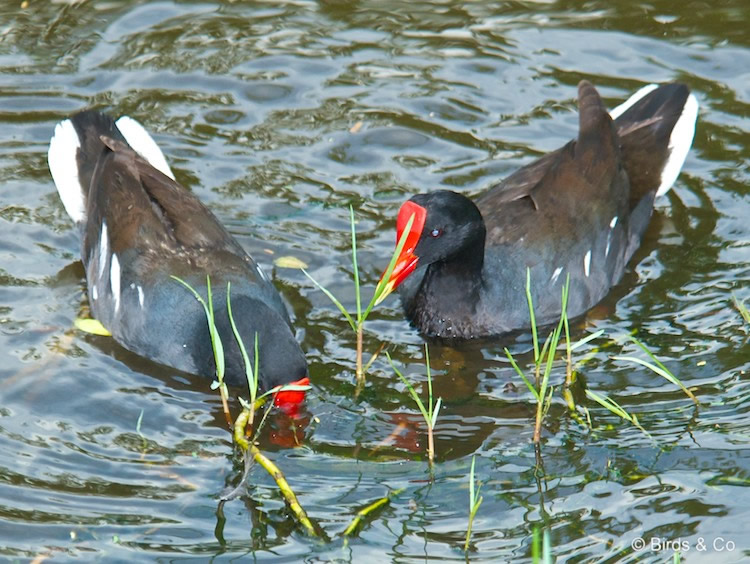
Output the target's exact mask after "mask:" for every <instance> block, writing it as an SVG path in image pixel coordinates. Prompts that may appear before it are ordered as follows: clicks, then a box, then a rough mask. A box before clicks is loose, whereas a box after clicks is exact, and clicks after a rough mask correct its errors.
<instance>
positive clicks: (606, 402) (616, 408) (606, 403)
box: [586, 390, 633, 423]
mask: <svg viewBox="0 0 750 564" xmlns="http://www.w3.org/2000/svg"><path fill="white" fill-rule="evenodd" d="M586 397H587V398H589V399H591V400H594V401H595V402H596V403H598V404H599V405H601V406H602V407H604V408H605V409H607V410H608V411H610V412H612V413H614V414H615V415H617V416H618V417H620V418H622V419H624V420H625V421H628V422H630V423H632V422H633V417H632V415H630V414H629V413H628V412H627V411H625V410H624V409H623V408H622V407H620V404H619V403H617V402H616V401H615V400H613V399H611V398H608V397H607V396H601V395H599V394H597V393H596V392H592V391H591V390H586Z"/></svg>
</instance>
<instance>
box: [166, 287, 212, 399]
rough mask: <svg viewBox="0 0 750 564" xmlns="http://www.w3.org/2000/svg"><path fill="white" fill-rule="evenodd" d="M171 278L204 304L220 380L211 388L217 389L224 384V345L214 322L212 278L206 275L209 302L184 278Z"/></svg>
mask: <svg viewBox="0 0 750 564" xmlns="http://www.w3.org/2000/svg"><path fill="white" fill-rule="evenodd" d="M171 278H172V279H173V280H176V281H177V282H179V283H180V284H182V285H183V286H185V288H187V289H188V290H190V292H192V294H193V296H195V299H196V300H198V303H200V304H201V305H202V306H203V311H204V312H205V314H206V321H207V322H208V333H209V335H210V336H211V348H212V349H213V353H214V362H216V378H217V380H218V385H213V384H212V385H211V389H212V390H215V389H216V388H217V387H219V386H223V385H224V346H223V345H222V343H221V337H220V336H219V331H218V330H217V329H216V323H214V308H213V303H212V300H211V278H210V277H209V276H206V285H207V288H208V292H207V293H208V302H209V303H208V304H206V301H205V300H204V299H203V298H202V297H201V295H200V294H199V293H198V292H196V291H195V288H193V287H192V286H191V285H190V284H188V283H187V282H185V281H184V280H183V279H182V278H179V277H177V276H171Z"/></svg>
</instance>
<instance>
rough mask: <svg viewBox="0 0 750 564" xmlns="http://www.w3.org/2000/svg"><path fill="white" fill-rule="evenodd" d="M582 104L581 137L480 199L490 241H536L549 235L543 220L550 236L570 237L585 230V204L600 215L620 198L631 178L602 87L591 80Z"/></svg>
mask: <svg viewBox="0 0 750 564" xmlns="http://www.w3.org/2000/svg"><path fill="white" fill-rule="evenodd" d="M578 107H579V133H578V139H577V140H576V141H570V142H569V143H568V144H566V145H565V146H564V147H562V148H560V149H557V150H556V151H553V152H552V153H549V154H547V155H545V156H544V157H542V158H540V159H538V160H536V161H534V162H533V163H531V164H529V165H527V166H525V167H523V168H521V169H520V170H518V171H517V172H515V173H514V174H513V175H511V176H510V177H508V178H507V179H505V180H504V181H503V182H501V183H500V184H498V185H496V186H495V187H493V188H492V189H490V191H488V192H487V193H486V194H484V195H483V196H482V197H480V198H479V199H478V200H477V206H478V207H479V209H480V211H481V212H482V215H483V217H484V220H485V224H486V226H487V244H488V245H500V244H505V243H510V242H516V241H519V240H521V239H522V238H525V239H526V240H527V243H529V244H532V243H533V242H534V241H535V240H536V239H537V238H538V237H540V236H541V235H540V233H543V232H542V231H541V230H539V229H538V226H539V225H542V224H544V225H545V230H547V231H546V233H547V234H546V235H545V236H544V238H546V237H548V236H549V231H548V229H551V230H552V232H553V233H557V234H558V235H560V236H563V235H568V236H569V234H574V233H576V232H577V231H579V229H581V227H580V225H579V224H580V221H579V218H580V217H581V216H582V215H583V214H581V213H580V212H581V210H582V209H583V207H584V206H585V208H587V213H586V214H585V216H586V217H600V216H599V215H597V214H596V213H595V212H592V211H591V210H590V208H592V207H599V206H609V205H610V203H611V202H610V201H611V200H619V199H620V198H619V196H618V194H619V193H621V192H622V191H623V187H622V186H621V184H620V183H622V182H625V183H627V176H626V175H625V174H624V173H623V172H622V170H621V167H620V154H619V148H618V143H617V137H616V133H615V129H614V126H613V124H612V119H611V118H610V117H609V114H608V113H607V110H606V109H605V108H604V104H603V103H602V101H601V99H600V97H599V94H598V93H597V92H596V89H595V88H594V87H593V86H592V85H591V84H590V83H588V82H586V81H582V82H581V83H580V84H579V87H578ZM627 191H628V190H627V189H626V190H625V193H627ZM605 215H606V214H602V215H601V217H604V216H605ZM606 219H607V221H609V219H611V218H610V217H607V218H606ZM539 243H540V244H542V243H543V241H541V240H540V241H539Z"/></svg>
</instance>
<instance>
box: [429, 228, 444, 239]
mask: <svg viewBox="0 0 750 564" xmlns="http://www.w3.org/2000/svg"><path fill="white" fill-rule="evenodd" d="M442 234H443V230H442V229H440V228H438V229H433V230H432V231H430V237H433V238H435V239H437V238H438V237H440V236H441V235H442Z"/></svg>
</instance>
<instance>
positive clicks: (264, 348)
mask: <svg viewBox="0 0 750 564" xmlns="http://www.w3.org/2000/svg"><path fill="white" fill-rule="evenodd" d="M48 161H49V168H50V171H51V172H52V178H53V179H54V181H55V185H56V187H57V191H58V192H59V194H60V198H61V199H62V202H63V204H64V206H65V210H66V211H67V212H68V215H70V217H71V218H72V219H73V221H75V222H76V224H77V226H78V228H79V230H80V232H81V234H82V245H81V257H82V258H83V265H84V267H85V269H86V279H87V282H88V289H89V304H90V305H91V312H92V314H93V316H94V317H95V318H96V319H97V320H99V321H100V322H101V323H102V325H104V327H105V328H106V329H108V330H109V331H110V332H111V333H112V336H113V337H114V338H115V340H116V341H117V342H118V343H120V344H121V345H122V346H124V347H125V348H126V349H129V350H131V351H133V352H135V353H137V354H139V355H141V356H144V357H146V358H149V359H151V360H154V361H156V362H159V363H162V364H165V365H167V366H171V367H174V368H176V369H178V370H181V371H184V372H188V373H192V374H198V375H202V376H206V377H211V376H213V375H214V373H215V372H214V370H215V368H214V358H213V353H212V347H211V338H210V336H209V332H208V324H207V321H206V316H205V313H204V310H203V307H202V306H201V305H200V303H199V302H198V301H197V300H196V298H195V297H194V296H193V294H192V293H191V292H190V291H189V290H188V289H187V288H185V287H184V286H182V285H181V284H179V283H178V282H177V281H176V280H174V279H173V278H172V277H173V276H177V277H179V278H181V279H182V280H184V281H185V282H187V283H188V284H190V285H191V286H192V287H193V288H194V289H195V290H196V291H197V292H198V293H199V294H201V295H202V296H203V297H204V299H205V297H206V295H207V281H206V277H207V276H209V277H210V282H211V286H212V290H213V292H212V293H213V304H214V311H215V316H216V319H215V322H216V325H217V328H218V330H219V334H220V336H221V340H222V343H223V346H224V354H225V359H226V375H225V381H226V382H227V383H228V384H230V385H239V384H243V383H246V382H247V380H246V376H245V368H244V364H243V362H242V356H241V352H240V350H239V347H238V345H237V343H236V340H235V337H234V335H233V332H232V328H231V325H230V322H229V316H228V313H227V305H226V304H227V301H226V295H227V284H228V283H231V290H230V296H231V306H232V317H233V319H234V321H235V323H236V325H237V328H238V330H239V334H240V336H241V338H242V339H243V342H244V343H245V347H246V349H247V352H248V354H249V356H250V360H251V363H254V359H253V354H254V353H253V349H254V339H255V335H256V333H257V336H258V346H259V367H260V386H261V388H263V389H265V390H269V389H271V388H273V387H275V386H278V385H281V384H290V383H295V384H306V383H307V382H308V378H307V362H306V361H305V356H304V354H303V353H302V350H301V348H300V346H299V344H298V343H297V341H296V339H295V337H294V334H293V332H292V328H291V326H290V321H289V316H288V313H287V310H286V307H285V305H284V303H283V302H282V299H281V296H280V295H279V293H278V292H277V291H276V289H275V288H274V286H273V284H271V282H270V281H269V280H268V278H267V277H266V275H265V274H264V273H263V271H262V270H261V269H260V267H259V266H258V265H257V264H256V262H255V261H254V260H253V259H252V258H251V257H250V256H248V255H247V253H245V251H244V250H243V249H242V247H241V246H240V245H239V243H237V241H236V240H235V239H234V238H233V237H232V236H231V235H230V234H229V232H228V231H227V230H226V229H225V228H224V227H223V226H222V225H221V223H219V221H218V220H217V219H216V217H215V216H214V214H213V213H211V211H209V209H208V208H207V207H206V206H204V205H203V204H202V203H201V202H200V201H199V200H198V199H197V198H196V197H195V196H193V195H192V194H191V193H190V192H189V191H187V190H186V189H185V188H183V187H182V186H180V185H179V184H178V183H177V182H175V180H174V175H173V174H172V171H171V170H170V168H169V166H168V165H167V162H166V160H165V158H164V155H163V154H162V152H161V150H160V149H159V147H158V146H157V145H156V143H155V142H154V140H153V139H152V138H151V137H150V136H149V134H148V133H147V132H146V130H145V129H144V128H143V127H142V126H141V125H140V124H139V123H138V122H136V121H135V120H133V119H131V118H129V117H121V118H120V119H118V120H117V121H116V122H115V121H114V120H113V119H112V118H111V117H109V116H108V115H106V114H102V113H99V112H95V111H83V112H81V113H79V114H76V115H75V116H73V117H72V118H70V119H66V120H64V121H62V122H60V123H59V124H57V127H56V128H55V133H54V136H53V137H52V140H51V141H50V147H49V153H48ZM300 399H301V397H300V392H295V391H288V392H281V393H279V395H278V396H277V403H279V404H284V402H287V401H291V402H295V403H296V402H298V401H299V400H300Z"/></svg>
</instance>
